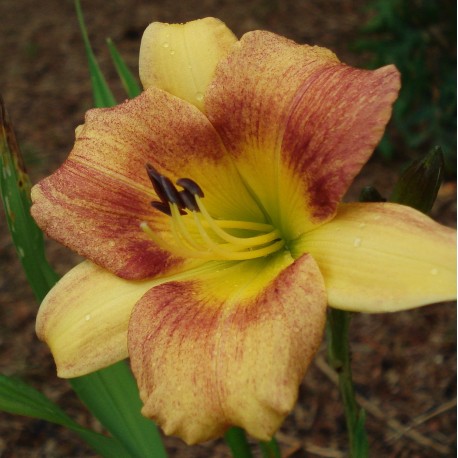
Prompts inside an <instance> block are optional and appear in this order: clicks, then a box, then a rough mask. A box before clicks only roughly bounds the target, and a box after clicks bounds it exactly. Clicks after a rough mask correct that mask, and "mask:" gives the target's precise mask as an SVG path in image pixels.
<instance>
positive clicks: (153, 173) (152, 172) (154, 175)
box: [146, 164, 168, 210]
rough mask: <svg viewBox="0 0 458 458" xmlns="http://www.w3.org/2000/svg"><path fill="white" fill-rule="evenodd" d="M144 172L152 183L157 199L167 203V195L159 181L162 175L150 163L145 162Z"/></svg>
mask: <svg viewBox="0 0 458 458" xmlns="http://www.w3.org/2000/svg"><path fill="white" fill-rule="evenodd" d="M146 172H147V174H148V178H149V179H150V181H151V184H152V185H153V188H154V190H155V191H156V194H157V196H158V197H159V199H161V200H162V202H163V203H164V204H165V205H167V203H168V200H167V196H166V194H165V192H164V190H163V189H162V186H161V182H160V179H161V176H162V175H161V174H160V173H159V172H158V171H157V170H156V169H155V168H154V167H153V166H152V165H151V164H146ZM167 207H168V205H167ZM158 210H159V209H158Z"/></svg>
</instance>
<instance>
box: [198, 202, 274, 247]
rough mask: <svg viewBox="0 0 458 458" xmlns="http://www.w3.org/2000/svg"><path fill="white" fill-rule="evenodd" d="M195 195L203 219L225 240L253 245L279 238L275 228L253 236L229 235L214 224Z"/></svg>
mask: <svg viewBox="0 0 458 458" xmlns="http://www.w3.org/2000/svg"><path fill="white" fill-rule="evenodd" d="M195 197H196V202H197V205H198V207H199V210H200V212H201V213H202V216H203V217H204V218H205V221H206V222H207V223H208V225H209V226H210V228H211V229H213V231H214V232H215V233H216V234H217V235H218V236H219V237H220V238H222V239H223V240H225V241H226V242H229V243H235V244H238V245H244V246H253V245H262V244H264V243H268V242H272V241H273V240H275V239H278V238H280V232H279V231H278V230H277V229H274V230H272V231H271V232H269V233H268V234H264V235H257V236H254V237H235V236H233V235H230V234H228V233H227V232H226V231H223V230H222V229H221V228H220V227H219V226H218V225H217V224H215V220H214V219H213V218H212V217H211V216H210V214H209V213H208V211H207V209H206V208H205V206H204V204H203V203H202V200H201V199H200V197H199V196H195Z"/></svg>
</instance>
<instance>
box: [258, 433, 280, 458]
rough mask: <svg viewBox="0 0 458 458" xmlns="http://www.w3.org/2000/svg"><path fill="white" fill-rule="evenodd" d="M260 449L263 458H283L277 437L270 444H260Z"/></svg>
mask: <svg viewBox="0 0 458 458" xmlns="http://www.w3.org/2000/svg"><path fill="white" fill-rule="evenodd" d="M259 447H260V448H261V453H262V456H263V458H281V453H280V447H279V446H278V442H277V440H276V439H275V437H272V439H271V440H270V441H269V442H260V443H259Z"/></svg>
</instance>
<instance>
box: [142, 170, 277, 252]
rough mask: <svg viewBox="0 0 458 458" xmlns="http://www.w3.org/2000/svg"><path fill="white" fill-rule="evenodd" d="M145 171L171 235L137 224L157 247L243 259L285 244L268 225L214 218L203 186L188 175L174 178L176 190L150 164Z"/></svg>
mask: <svg viewBox="0 0 458 458" xmlns="http://www.w3.org/2000/svg"><path fill="white" fill-rule="evenodd" d="M146 171H147V173H148V177H149V178H150V181H151V183H152V185H153V188H154V191H155V192H156V195H157V197H158V198H159V199H160V201H153V202H151V206H152V207H153V208H155V209H156V210H158V211H160V212H162V213H164V214H166V215H168V216H169V217H170V233H171V234H172V237H171V238H169V239H167V240H165V239H164V238H163V237H161V236H159V235H158V234H157V233H155V232H154V230H153V229H152V228H151V226H150V225H149V224H148V223H147V222H145V221H143V222H142V223H141V224H140V227H141V229H142V230H143V231H144V232H145V233H146V234H147V235H148V236H149V237H150V238H151V240H152V241H153V242H154V243H155V244H156V245H158V246H159V247H160V248H162V249H164V250H166V251H169V252H171V253H173V254H176V255H177V256H180V257H188V258H189V257H190V258H199V259H206V260H232V261H242V260H247V259H255V258H260V257H264V256H268V255H270V254H272V253H275V252H276V251H278V250H280V249H282V248H283V247H284V245H285V242H284V241H283V239H282V238H281V234H280V232H279V231H278V229H276V228H275V227H274V226H272V225H271V224H268V223H260V222H253V221H237V220H224V219H215V218H213V217H212V216H211V214H210V213H209V211H208V210H207V208H206V207H205V203H204V197H205V196H204V193H203V191H202V189H201V188H200V186H199V185H198V184H197V183H196V182H195V181H193V180H191V179H190V178H180V179H178V180H177V181H176V186H178V187H179V188H182V189H181V190H179V189H177V188H176V186H175V185H174V184H173V183H172V181H171V180H170V179H169V178H167V177H166V176H164V175H161V174H160V173H159V172H158V171H157V170H156V169H155V168H154V167H153V166H152V165H150V164H147V166H146ZM240 233H243V236H240V235H239V234H240ZM236 234H237V235H236Z"/></svg>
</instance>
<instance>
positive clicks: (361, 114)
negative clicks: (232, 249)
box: [205, 31, 400, 239]
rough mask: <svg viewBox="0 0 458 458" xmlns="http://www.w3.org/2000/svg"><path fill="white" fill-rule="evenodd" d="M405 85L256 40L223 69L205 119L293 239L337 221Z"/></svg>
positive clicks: (387, 73) (268, 37) (241, 46)
mask: <svg viewBox="0 0 458 458" xmlns="http://www.w3.org/2000/svg"><path fill="white" fill-rule="evenodd" d="M399 85H400V82H399V73H398V71H397V70H396V68H395V67H393V66H388V67H384V68H382V69H379V70H376V71H366V70H359V69H355V68H352V67H349V66H347V65H344V64H342V63H340V62H339V61H338V59H337V58H336V57H335V55H334V54H333V53H332V52H331V51H329V50H328V49H325V48H319V47H312V46H307V45H298V44H296V43H294V42H292V41H290V40H287V39H286V38H283V37H280V36H277V35H275V34H272V33H269V32H263V31H256V32H250V33H247V34H246V35H244V36H243V37H242V39H241V40H240V42H239V43H238V44H237V45H236V46H235V47H234V50H233V51H232V52H231V54H230V55H229V56H228V57H227V58H226V59H225V60H223V61H222V62H221V63H220V64H219V66H218V67H217V71H216V74H215V79H214V80H213V83H212V84H211V85H210V87H209V89H208V91H207V94H206V98H205V112H206V114H207V116H208V118H209V119H210V121H211V123H212V124H213V125H214V127H215V128H216V130H217V131H218V133H219V134H220V135H221V138H222V140H223V142H224V144H225V146H226V148H227V149H228V150H229V151H230V153H231V154H232V155H233V157H234V159H235V161H236V164H237V166H238V168H239V170H240V172H241V174H242V176H243V177H244V178H245V180H246V181H247V182H248V183H250V186H251V187H252V189H253V190H254V192H255V193H256V194H257V195H258V197H259V198H260V199H261V200H262V202H263V204H264V206H265V208H266V209H267V211H268V213H269V214H270V215H271V216H272V217H273V220H274V221H275V224H276V225H277V227H281V228H282V231H283V233H284V234H286V236H287V238H290V239H293V238H295V237H297V236H298V235H300V234H301V233H302V232H303V231H305V230H307V229H309V228H311V227H313V226H314V225H316V224H320V223H323V222H324V221H326V220H328V219H330V218H331V217H332V215H333V214H334V213H335V209H336V206H337V203H338V202H339V201H340V199H341V198H342V196H343V194H344V193H345V191H346V190H347V188H348V186H349V184H350V183H351V182H352V180H353V178H354V176H355V175H356V174H357V173H358V172H359V170H360V168H361V166H362V165H363V164H364V163H365V162H366V161H367V159H368V158H369V156H370V154H371V153H372V152H373V150H374V148H375V146H376V144H377V143H378V142H379V140H380V138H381V136H382V134H383V131H384V128H385V125H386V123H387V122H388V119H389V117H390V114H391V106H392V104H393V102H394V100H395V99H396V96H397V93H398V90H399ZM229 114H230V115H229Z"/></svg>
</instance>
